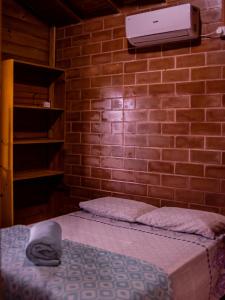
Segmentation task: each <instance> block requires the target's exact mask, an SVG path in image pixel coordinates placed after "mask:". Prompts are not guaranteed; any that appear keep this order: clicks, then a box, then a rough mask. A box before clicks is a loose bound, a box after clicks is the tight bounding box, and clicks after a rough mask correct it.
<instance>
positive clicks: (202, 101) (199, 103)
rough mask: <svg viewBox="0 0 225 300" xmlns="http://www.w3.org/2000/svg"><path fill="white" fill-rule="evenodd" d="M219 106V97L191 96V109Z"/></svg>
mask: <svg viewBox="0 0 225 300" xmlns="http://www.w3.org/2000/svg"><path fill="white" fill-rule="evenodd" d="M218 106H221V96H220V95H193V96H191V107H193V108H197V107H218Z"/></svg>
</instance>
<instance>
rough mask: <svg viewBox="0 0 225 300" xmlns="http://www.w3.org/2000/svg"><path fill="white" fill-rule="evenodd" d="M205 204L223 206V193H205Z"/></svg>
mask: <svg viewBox="0 0 225 300" xmlns="http://www.w3.org/2000/svg"><path fill="white" fill-rule="evenodd" d="M205 204H206V205H211V206H216V207H225V195H224V194H219V193H216V194H215V193H206V195H205Z"/></svg>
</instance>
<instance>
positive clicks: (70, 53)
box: [62, 46, 81, 58]
mask: <svg viewBox="0 0 225 300" xmlns="http://www.w3.org/2000/svg"><path fill="white" fill-rule="evenodd" d="M80 54H81V51H80V47H78V46H76V47H70V48H65V49H63V51H62V58H72V57H76V56H79V55H80Z"/></svg>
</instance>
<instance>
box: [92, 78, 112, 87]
mask: <svg viewBox="0 0 225 300" xmlns="http://www.w3.org/2000/svg"><path fill="white" fill-rule="evenodd" d="M110 85H111V77H110V76H99V77H94V78H91V87H100V86H110Z"/></svg>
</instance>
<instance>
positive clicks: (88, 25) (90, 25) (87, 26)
mask: <svg viewBox="0 0 225 300" xmlns="http://www.w3.org/2000/svg"><path fill="white" fill-rule="evenodd" d="M102 29H103V20H101V19H98V20H88V21H86V22H84V23H83V30H84V32H94V31H98V30H102Z"/></svg>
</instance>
